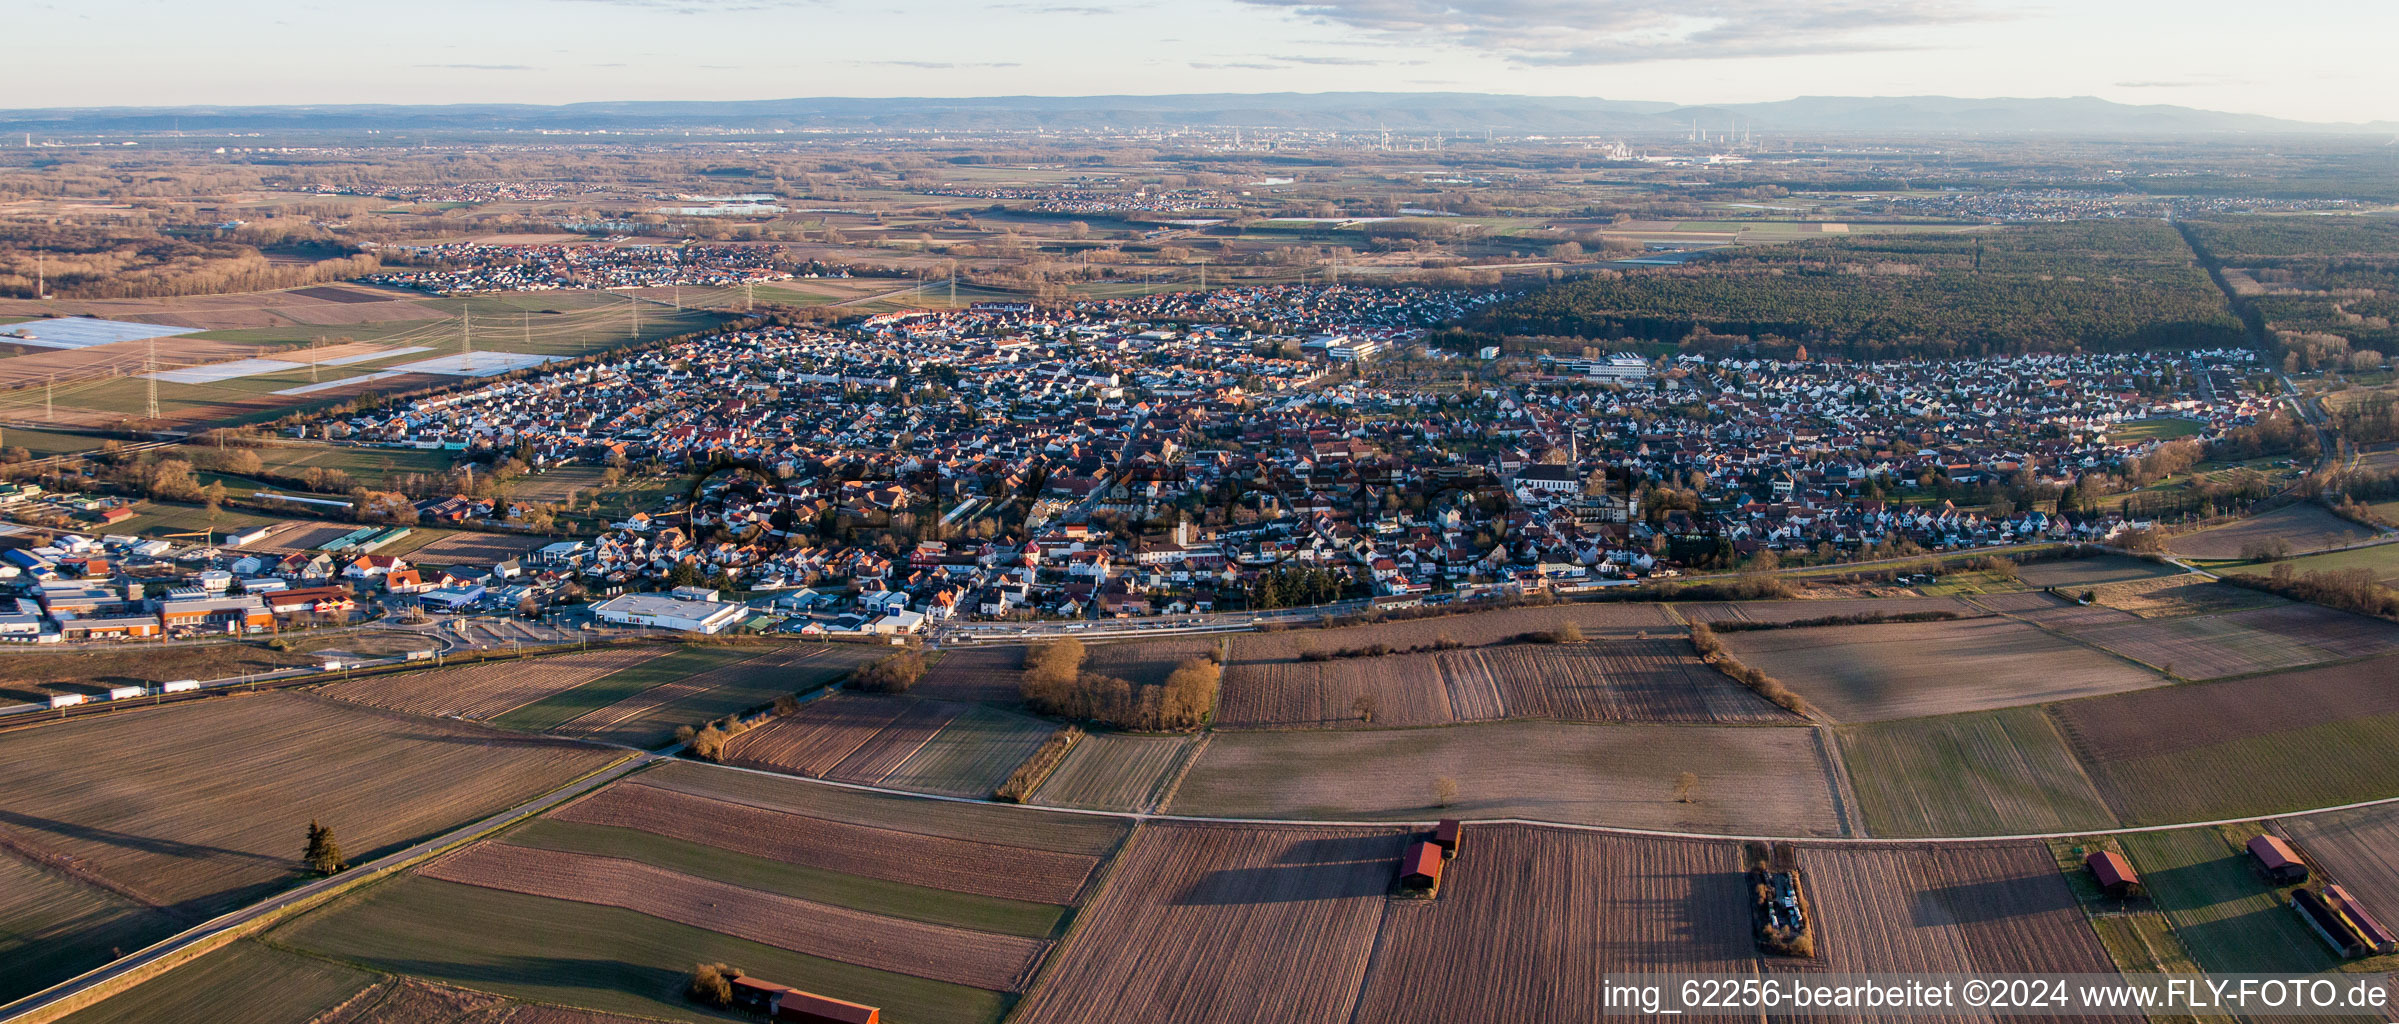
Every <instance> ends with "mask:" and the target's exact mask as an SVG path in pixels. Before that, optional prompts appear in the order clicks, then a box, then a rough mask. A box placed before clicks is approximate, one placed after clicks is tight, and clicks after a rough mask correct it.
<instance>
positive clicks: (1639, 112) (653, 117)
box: [0, 92, 2399, 135]
mask: <svg viewBox="0 0 2399 1024" xmlns="http://www.w3.org/2000/svg"><path fill="white" fill-rule="evenodd" d="M1736 122H1738V123H1739V124H1740V125H1742V126H1743V127H1747V128H1750V129H1752V130H1755V131H1765V132H1862V133H1865V132H1879V133H1960V132H1965V133H1980V132H1987V133H2009V134H2014V133H2041V134H2050V135H2125V134H2189V133H2208V132H2254V133H2326V132H2339V133H2358V132H2372V133H2387V132H2393V131H2399V123H2394V122H2390V121H2377V122H2373V123H2370V124H2355V123H2351V124H2329V123H2315V122H2307V121H2292V120H2285V119H2282V118H2274V117H2265V116H2261V115H2255V114H2231V113H2224V112H2220V111H2211V110H2198V109H2194V108H2191V107H2177V106H2166V105H2132V104H2124V103H2115V102H2112V101H2109V100H2102V99H2098V98H2096V97H2090V96H2077V97H2069V98H2048V99H1960V98H1956V97H1950V96H1880V97H1854V96H1803V97H1799V98H1797V99H1789V100H1779V101H1775V102H1771V103H1733V104H1715V105H1708V106H1681V105H1677V104H1673V103H1655V102H1641V101H1632V100H1608V99H1596V98H1584V97H1568V96H1509V95H1496V94H1487V93H1385V92H1337V93H1255V94H1245V93H1195V94H1183V95H1165V96H990V97H969V98H948V99H943V98H855V97H853V98H843V97H821V98H813V99H781V100H739V101H713V102H683V101H621V102H608V103H570V104H564V105H560V106H536V105H529V104H458V105H447V106H412V105H396V104H361V105H344V106H240V107H235V106H191V107H81V108H53V109H44V110H0V131H6V132H12V133H13V132H25V131H33V132H43V131H49V132H84V133H90V132H145V131H165V130H170V129H177V128H180V129H182V130H185V131H228V130H241V131H256V130H286V131H358V130H366V129H381V130H409V129H413V130H422V131H433V130H445V131H473V130H541V129H549V130H570V131H571V130H620V131H643V130H653V131H654V130H671V129H687V128H744V129H768V130H771V129H776V128H784V129H807V128H832V129H936V130H952V131H971V130H978V129H980V130H1011V129H1040V128H1050V129H1077V128H1118V129H1142V128H1175V127H1185V126H1188V127H1216V128H1221V127H1234V126H1241V127H1258V128H1296V129H1350V130H1365V129H1375V128H1389V129H1391V130H1394V131H1403V132H1422V131H1436V130H1438V131H1458V132H1479V131H1486V130H1488V131H1503V132H1510V133H1520V134H1521V133H1578V134H1579V133H1625V134H1630V133H1654V132H1675V133H1679V132H1687V131H1689V130H1690V129H1691V128H1692V126H1693V125H1694V124H1696V125H1697V126H1698V127H1700V128H1702V129H1704V130H1707V131H1709V132H1724V131H1727V130H1730V129H1731V128H1732V127H1733V126H1734V125H1735V123H1736Z"/></svg>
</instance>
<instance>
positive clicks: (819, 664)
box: [551, 644, 880, 748]
mask: <svg viewBox="0 0 2399 1024" xmlns="http://www.w3.org/2000/svg"><path fill="white" fill-rule="evenodd" d="M743 650H747V651H748V652H750V656H749V657H746V658H742V659H740V660H737V661H733V662H731V663H729V664H720V663H716V662H713V661H711V662H710V664H709V666H708V667H699V668H697V670H696V671H692V672H691V673H690V674H689V675H685V676H682V677H681V678H677V679H673V680H671V681H669V682H666V683H662V684H659V685H657V686H653V687H650V688H649V689H646V690H642V691H641V692H639V693H635V694H633V695H631V696H628V697H625V698H622V699H620V700H618V701H616V702H615V703H613V704H608V705H606V706H603V707H599V708H594V709H593V710H591V711H588V712H585V713H584V714H582V715H579V716H576V717H575V718H572V719H569V720H567V721H566V722H565V723H564V724H562V725H560V726H558V727H557V728H556V729H553V730H551V731H552V732H554V733H556V734H557V735H560V736H573V737H576V738H579V739H588V740H593V741H595V742H600V743H614V744H618V745H620V746H630V747H644V748H648V747H656V746H659V745H661V744H664V743H666V742H667V741H668V740H670V739H672V738H673V737H674V735H675V729H676V728H677V727H678V726H685V725H691V726H697V725H700V724H702V723H705V722H707V721H709V720H711V719H715V718H719V717H722V716H725V715H730V714H736V713H739V712H744V711H748V710H750V709H752V708H755V707H758V706H760V705H764V704H771V703H773V702H774V700H775V698H777V697H782V696H786V695H790V694H795V693H805V692H808V691H810V690H814V689H817V688H818V687H822V686H827V685H830V684H831V683H833V682H834V681H836V680H838V679H840V678H841V677H843V676H846V675H848V674H849V673H850V670H851V669H853V668H856V667H857V666H858V665H860V664H862V663H864V662H866V661H868V660H871V659H873V658H874V657H876V656H877V655H878V654H879V653H880V652H878V651H876V650H875V649H874V648H871V647H867V646H865V645H863V644H806V645H783V646H776V647H767V648H763V649H761V648H756V647H751V648H743ZM634 671H640V670H639V669H635V670H634Z"/></svg>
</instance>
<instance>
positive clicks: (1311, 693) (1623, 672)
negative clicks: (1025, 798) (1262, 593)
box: [1217, 638, 1794, 728]
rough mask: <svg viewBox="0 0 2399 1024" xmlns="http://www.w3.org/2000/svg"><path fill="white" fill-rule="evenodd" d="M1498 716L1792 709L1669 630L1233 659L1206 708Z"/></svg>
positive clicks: (1679, 718)
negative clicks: (1703, 657) (1657, 635)
mask: <svg viewBox="0 0 2399 1024" xmlns="http://www.w3.org/2000/svg"><path fill="white" fill-rule="evenodd" d="M1502 718H1550V719H1557V720H1561V721H1586V722H1681V723H1696V724H1722V723H1733V722H1787V721H1792V720H1794V716H1792V715H1791V714H1790V713H1789V712H1787V711H1784V710H1782V709H1781V708H1778V707H1775V706H1774V705H1772V704H1770V703H1768V702H1767V701H1765V700H1764V699H1763V698H1761V697H1759V696H1757V695H1756V694H1754V693H1751V692H1750V691H1749V690H1748V689H1746V688H1744V687H1742V686H1741V685H1740V684H1738V683H1735V682H1733V681H1732V680H1731V679H1728V678H1726V677H1725V676H1724V675H1723V674H1722V673H1720V672H1717V671H1716V670H1714V669H1711V668H1709V667H1707V666H1706V665H1705V664H1703V663H1701V662H1700V660H1699V658H1698V656H1697V655H1696V654H1694V653H1693V652H1692V650H1691V647H1690V644H1689V643H1688V642H1686V641H1684V640H1681V639H1679V638H1675V639H1656V640H1614V641H1611V640H1597V641H1588V642H1585V643H1579V644H1519V643H1500V644H1494V645H1492V646H1489V647H1480V648H1466V649H1460V650H1448V651H1436V652H1429V653H1417V654H1390V655H1382V656H1379V657H1370V658H1337V659H1333V660H1329V661H1298V662H1264V663H1243V664H1240V665H1237V666H1235V667H1234V668H1233V669H1232V671H1230V672H1229V673H1228V674H1227V678H1226V682H1225V689H1224V694H1223V696H1222V697H1221V698H1219V700H1218V709H1217V721H1218V724H1219V725H1220V726H1222V727H1226V728H1325V727H1344V726H1346V727H1357V728H1371V727H1378V726H1379V727H1384V728H1392V727H1403V726H1419V725H1449V724H1455V723H1459V722H1477V721H1492V720H1496V719H1502Z"/></svg>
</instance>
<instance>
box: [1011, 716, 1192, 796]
mask: <svg viewBox="0 0 2399 1024" xmlns="http://www.w3.org/2000/svg"><path fill="white" fill-rule="evenodd" d="M1190 747H1191V739H1190V738H1189V737H1186V736H1131V735H1126V734H1123V733H1093V734H1091V735H1087V736H1085V737H1083V738H1082V739H1081V740H1079V741H1077V742H1076V743H1075V746H1074V749H1073V750H1070V751H1068V752H1067V754H1066V760H1065V761H1064V762H1062V763H1060V764H1059V765H1058V767H1057V769H1056V770H1055V771H1052V772H1051V773H1050V776H1049V778H1047V779H1044V780H1042V782H1041V788H1040V789H1037V790H1035V791H1034V792H1033V800H1032V802H1033V803H1037V804H1047V805H1049V806H1052V807H1088V808H1095V809H1098V810H1103V811H1142V810H1148V809H1149V808H1150V807H1152V806H1154V805H1155V804H1156V803H1157V802H1158V800H1159V798H1160V797H1162V796H1164V795H1165V794H1164V790H1165V788H1166V785H1167V782H1168V780H1169V779H1170V778H1171V777H1172V776H1173V773H1174V771H1175V769H1176V768H1177V767H1179V766H1181V765H1182V763H1183V754H1184V752H1185V751H1187V750H1189V749H1190Z"/></svg>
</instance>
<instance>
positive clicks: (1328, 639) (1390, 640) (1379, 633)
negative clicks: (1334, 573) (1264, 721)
mask: <svg viewBox="0 0 2399 1024" xmlns="http://www.w3.org/2000/svg"><path fill="white" fill-rule="evenodd" d="M1570 622H1571V623H1573V624H1575V625H1576V626H1577V627H1579V628H1581V629H1582V631H1583V632H1584V633H1585V634H1586V635H1588V636H1593V637H1599V636H1625V637H1632V636H1635V635H1638V634H1642V633H1647V634H1649V635H1652V636H1655V635H1658V634H1661V633H1669V634H1670V633H1678V632H1681V628H1680V627H1679V626H1677V625H1676V624H1675V623H1674V621H1673V620H1671V619H1669V618H1667V617H1666V613H1665V612H1664V611H1662V610H1660V609H1659V607H1658V606H1657V605H1654V604H1561V605H1542V606H1535V607H1526V608H1501V609H1496V610H1493V611H1481V612H1465V613H1461V614H1457V615H1438V616H1432V617H1428V618H1418V619H1399V620H1395V621H1391V622H1376V623H1369V624H1367V625H1362V626H1340V627H1336V628H1333V629H1285V630H1279V631H1275V632H1267V633H1241V634H1237V635H1235V636H1234V637H1233V657H1232V660H1231V661H1229V662H1227V664H1226V667H1227V668H1228V669H1230V668H1231V667H1232V666H1233V665H1236V664H1241V665H1246V664H1250V663H1253V662H1266V661H1298V660H1299V659H1300V656H1301V655H1303V654H1305V653H1307V652H1309V651H1322V652H1325V653H1328V654H1329V653H1331V652H1334V651H1339V650H1344V649H1354V648H1363V647H1368V646H1371V645H1374V644H1383V645H1385V646H1387V647H1399V648H1406V647H1415V646H1418V645H1420V644H1429V643H1432V642H1433V641H1435V640H1439V639H1443V638H1447V639H1449V640H1453V641H1456V642H1457V643H1460V644H1464V645H1466V646H1468V647H1480V646H1483V645H1485V644H1495V643H1499V642H1500V641H1503V640H1513V639H1516V638H1517V637H1519V636H1522V635H1524V634H1526V633H1531V632H1536V631H1546V630H1552V629H1556V628H1558V627H1560V626H1563V625H1565V624H1567V623H1570Z"/></svg>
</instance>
